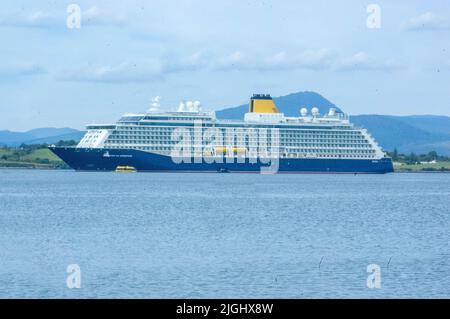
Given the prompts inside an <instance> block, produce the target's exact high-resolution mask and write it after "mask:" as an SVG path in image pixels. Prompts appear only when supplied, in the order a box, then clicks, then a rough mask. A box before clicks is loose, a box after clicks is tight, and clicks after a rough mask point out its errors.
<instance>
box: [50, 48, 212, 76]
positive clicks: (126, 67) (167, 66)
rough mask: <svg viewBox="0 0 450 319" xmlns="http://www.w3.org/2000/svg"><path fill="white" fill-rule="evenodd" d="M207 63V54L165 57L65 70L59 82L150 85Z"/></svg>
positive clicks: (60, 74) (61, 73)
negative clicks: (170, 75)
mask: <svg viewBox="0 0 450 319" xmlns="http://www.w3.org/2000/svg"><path fill="white" fill-rule="evenodd" d="M206 60H207V58H206V57H205V56H204V54H202V53H200V52H197V53H194V54H192V55H189V56H186V57H181V58H175V57H171V58H169V57H163V58H160V59H152V60H146V61H141V62H136V63H131V62H129V61H125V62H121V63H119V64H116V65H102V66H94V67H92V66H86V67H83V68H79V69H75V70H65V71H63V72H60V73H59V74H58V75H57V76H56V78H57V79H58V80H61V81H76V82H103V83H125V82H151V81H154V80H157V79H161V78H163V77H164V76H167V75H169V74H173V73H180V72H186V71H196V70H200V69H204V68H207V67H208V64H207V62H206Z"/></svg>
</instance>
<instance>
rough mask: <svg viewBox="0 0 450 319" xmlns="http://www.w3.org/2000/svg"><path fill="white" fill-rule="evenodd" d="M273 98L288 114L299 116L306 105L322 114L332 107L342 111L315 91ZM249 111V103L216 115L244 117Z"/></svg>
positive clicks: (231, 117)
mask: <svg viewBox="0 0 450 319" xmlns="http://www.w3.org/2000/svg"><path fill="white" fill-rule="evenodd" d="M273 100H274V101H275V104H276V105H277V107H278V109H279V110H281V112H283V113H284V114H285V115H286V116H299V113H300V108H301V107H306V108H308V109H311V108H313V107H317V108H318V109H319V112H320V113H321V114H324V113H328V110H329V109H330V108H331V107H334V108H336V109H337V111H339V112H342V111H341V110H340V108H339V107H337V106H336V105H334V104H333V103H331V102H330V101H328V100H327V99H326V98H324V97H323V96H322V95H320V94H318V93H315V92H308V91H306V92H298V93H292V94H289V95H285V96H279V97H274V98H273ZM247 111H248V104H243V105H239V106H235V107H230V108H226V109H224V110H220V111H217V112H216V116H217V117H218V118H221V119H233V120H234V119H243V118H244V114H245V113H246V112H247Z"/></svg>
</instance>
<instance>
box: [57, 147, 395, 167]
mask: <svg viewBox="0 0 450 319" xmlns="http://www.w3.org/2000/svg"><path fill="white" fill-rule="evenodd" d="M50 150H51V151H52V152H53V153H55V154H56V155H57V156H59V157H60V158H61V159H62V160H63V161H64V162H65V163H67V165H69V166H70V167H71V168H73V169H75V170H80V171H114V170H115V169H116V168H117V166H133V167H134V168H136V170H137V171H140V172H150V171H178V172H180V171H188V172H255V173H258V172H260V171H261V168H263V167H268V166H269V165H270V164H266V163H261V162H260V161H258V162H256V163H250V162H249V161H248V159H247V160H246V162H245V163H237V162H236V159H235V160H234V162H233V163H227V162H226V160H225V159H224V163H206V162H205V161H202V163H194V161H193V160H192V162H191V163H180V164H177V163H175V162H174V161H173V160H172V158H171V157H170V156H164V155H159V154H155V153H149V152H144V151H138V150H125V149H88V148H73V147H50ZM393 171H394V169H393V166H392V161H391V159H390V158H383V159H380V160H367V159H314V158H304V159H300V158H282V159H280V160H279V164H278V169H277V172H280V173H374V174H383V173H390V172H393Z"/></svg>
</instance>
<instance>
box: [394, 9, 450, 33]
mask: <svg viewBox="0 0 450 319" xmlns="http://www.w3.org/2000/svg"><path fill="white" fill-rule="evenodd" d="M402 29H403V30H405V31H432V30H450V19H449V18H444V17H438V16H436V15H435V14H434V13H432V12H426V13H424V14H422V15H420V16H418V17H413V18H411V19H409V20H408V21H406V22H405V23H403V24H402Z"/></svg>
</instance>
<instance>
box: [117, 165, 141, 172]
mask: <svg viewBox="0 0 450 319" xmlns="http://www.w3.org/2000/svg"><path fill="white" fill-rule="evenodd" d="M136 172H137V170H136V168H134V167H133V166H117V167H116V173H136Z"/></svg>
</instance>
